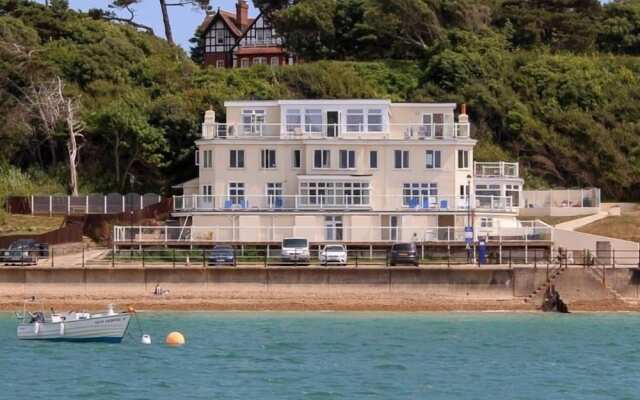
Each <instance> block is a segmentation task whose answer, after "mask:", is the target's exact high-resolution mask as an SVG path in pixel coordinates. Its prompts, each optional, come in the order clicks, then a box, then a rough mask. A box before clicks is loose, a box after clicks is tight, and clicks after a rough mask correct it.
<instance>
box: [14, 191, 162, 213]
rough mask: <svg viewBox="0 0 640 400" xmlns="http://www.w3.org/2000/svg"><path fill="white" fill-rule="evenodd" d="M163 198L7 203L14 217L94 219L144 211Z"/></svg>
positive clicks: (113, 195) (101, 197) (63, 198)
mask: <svg viewBox="0 0 640 400" xmlns="http://www.w3.org/2000/svg"><path fill="white" fill-rule="evenodd" d="M161 199H162V197H161V196H160V195H157V194H152V193H147V194H138V193H128V194H125V195H122V194H120V193H109V194H107V195H102V194H90V195H86V196H29V197H16V196H12V197H9V198H8V199H7V211H8V212H10V213H14V214H39V215H42V214H45V215H90V214H119V213H124V212H131V211H136V210H141V209H143V208H145V207H147V206H150V205H152V204H156V203H159V202H160V201H161Z"/></svg>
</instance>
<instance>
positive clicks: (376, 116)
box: [367, 109, 383, 132]
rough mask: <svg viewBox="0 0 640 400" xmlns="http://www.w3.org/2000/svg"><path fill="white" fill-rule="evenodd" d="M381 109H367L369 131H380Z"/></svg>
mask: <svg viewBox="0 0 640 400" xmlns="http://www.w3.org/2000/svg"><path fill="white" fill-rule="evenodd" d="M382 125H383V124H382V110H381V109H370V110H368V111H367V130H368V131H369V132H382Z"/></svg>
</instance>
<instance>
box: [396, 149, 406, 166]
mask: <svg viewBox="0 0 640 400" xmlns="http://www.w3.org/2000/svg"><path fill="white" fill-rule="evenodd" d="M393 160H394V166H395V168H396V169H405V168H409V151H408V150H394V151H393Z"/></svg>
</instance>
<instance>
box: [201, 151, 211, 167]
mask: <svg viewBox="0 0 640 400" xmlns="http://www.w3.org/2000/svg"><path fill="white" fill-rule="evenodd" d="M202 156H203V164H204V165H203V168H212V167H213V150H204V151H203V152H202Z"/></svg>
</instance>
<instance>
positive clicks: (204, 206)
mask: <svg viewBox="0 0 640 400" xmlns="http://www.w3.org/2000/svg"><path fill="white" fill-rule="evenodd" d="M471 204H472V207H471V209H472V210H491V211H504V212H515V211H517V209H518V207H517V206H516V205H514V204H513V199H512V197H510V196H474V197H472V198H471ZM173 209H174V211H176V212H181V211H225V210H227V211H228V210H253V211H259V210H282V211H286V210H326V209H340V210H363V209H370V210H375V211H403V210H408V211H411V210H413V211H460V210H465V211H466V210H469V198H468V197H466V196H427V195H386V196H381V195H367V194H362V191H361V193H360V194H349V195H211V196H209V195H186V196H173Z"/></svg>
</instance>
